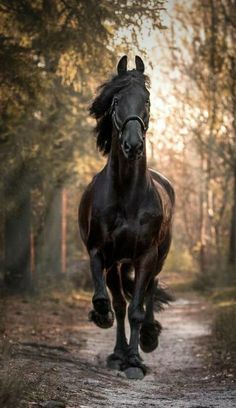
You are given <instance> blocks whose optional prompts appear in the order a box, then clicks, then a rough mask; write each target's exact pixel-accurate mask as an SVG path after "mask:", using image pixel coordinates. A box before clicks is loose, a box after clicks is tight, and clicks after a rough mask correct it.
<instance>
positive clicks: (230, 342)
mask: <svg viewBox="0 0 236 408" xmlns="http://www.w3.org/2000/svg"><path fill="white" fill-rule="evenodd" d="M212 334H213V336H214V337H215V339H216V341H217V343H218V344H219V346H220V348H221V349H222V351H225V352H226V353H231V354H232V353H233V354H236V302H233V301H231V302H230V301H227V302H223V303H221V304H219V305H218V306H217V310H216V313H215V317H214V319H213V322H212Z"/></svg>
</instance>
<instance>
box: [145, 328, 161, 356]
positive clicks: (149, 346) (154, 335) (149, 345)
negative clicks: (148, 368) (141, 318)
mask: <svg viewBox="0 0 236 408" xmlns="http://www.w3.org/2000/svg"><path fill="white" fill-rule="evenodd" d="M160 333H161V325H160V323H159V322H158V321H155V322H153V323H144V324H143V325H142V327H141V330H140V347H141V349H142V350H143V351H144V353H151V352H152V351H153V350H155V349H156V348H157V347H158V343H159V341H158V337H159V335H160Z"/></svg>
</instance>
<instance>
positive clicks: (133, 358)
mask: <svg viewBox="0 0 236 408" xmlns="http://www.w3.org/2000/svg"><path fill="white" fill-rule="evenodd" d="M156 263H157V251H156V250H155V251H153V250H152V251H150V252H149V253H148V254H147V255H146V256H145V257H144V258H142V259H141V260H139V262H138V263H137V264H136V265H135V285H134V293H133V298H132V301H131V303H130V305H129V309H128V316H129V323H130V342H129V354H128V359H127V362H126V365H127V368H126V370H125V372H126V375H127V377H128V378H134V379H141V378H143V376H144V375H145V374H146V367H145V365H144V364H143V362H142V359H141V357H140V355H139V336H140V329H141V326H142V324H143V322H144V320H145V310H144V300H145V295H146V291H147V288H148V286H149V283H150V281H151V280H152V279H153V276H154V273H155V269H156Z"/></svg>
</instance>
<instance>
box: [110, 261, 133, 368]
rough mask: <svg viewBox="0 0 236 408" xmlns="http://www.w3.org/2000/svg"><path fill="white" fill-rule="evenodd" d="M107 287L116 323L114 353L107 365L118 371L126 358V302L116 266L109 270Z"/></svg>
mask: <svg viewBox="0 0 236 408" xmlns="http://www.w3.org/2000/svg"><path fill="white" fill-rule="evenodd" d="M107 285H108V288H109V289H110V292H111V294H112V304H113V309H114V311H115V316H116V321H117V327H116V344H115V348H114V352H113V353H112V354H110V355H109V356H108V358H107V365H108V367H109V368H112V369H116V370H120V369H122V367H123V365H124V362H125V360H126V357H127V352H128V343H127V339H126V334H125V315H126V301H125V298H124V296H123V293H122V289H121V278H120V274H119V269H118V266H117V265H113V266H112V268H110V269H109V271H108V273H107Z"/></svg>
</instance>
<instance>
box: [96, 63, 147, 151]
mask: <svg viewBox="0 0 236 408" xmlns="http://www.w3.org/2000/svg"><path fill="white" fill-rule="evenodd" d="M131 83H137V84H139V85H142V86H143V87H147V88H149V86H150V81H149V78H148V77H147V76H146V75H144V74H142V73H140V72H138V71H136V70H135V69H133V70H131V71H127V72H125V73H122V74H120V75H115V76H113V77H112V78H111V80H110V81H107V82H105V83H104V84H102V85H101V86H99V88H98V91H99V93H98V95H97V96H96V98H95V99H94V101H93V102H92V104H91V106H90V107H89V113H90V115H91V116H92V117H93V118H95V119H96V120H97V124H96V126H95V129H94V132H95V136H96V138H97V147H98V149H99V151H100V152H102V153H103V155H107V154H108V153H109V152H110V150H111V140H112V119H111V115H110V112H109V108H110V106H111V103H112V100H113V97H114V95H116V94H117V93H118V92H119V91H121V90H122V89H124V88H126V87H128V86H129V85H130V84H131Z"/></svg>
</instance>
